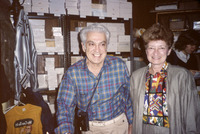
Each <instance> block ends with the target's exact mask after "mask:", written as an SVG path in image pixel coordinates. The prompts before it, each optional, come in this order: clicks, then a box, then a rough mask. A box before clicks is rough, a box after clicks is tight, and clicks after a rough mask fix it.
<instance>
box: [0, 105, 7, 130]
mask: <svg viewBox="0 0 200 134" xmlns="http://www.w3.org/2000/svg"><path fill="white" fill-rule="evenodd" d="M0 124H1V125H0V134H5V133H6V129H7V126H6V119H5V115H4V114H3V109H2V105H1V103H0Z"/></svg>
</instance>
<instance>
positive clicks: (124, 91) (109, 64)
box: [55, 56, 133, 133]
mask: <svg viewBox="0 0 200 134" xmlns="http://www.w3.org/2000/svg"><path fill="white" fill-rule="evenodd" d="M98 79H100V80H99V83H98V85H97V87H96V91H95V93H94V96H93V99H92V101H91V105H90V106H89V109H88V115H89V120H90V121H92V120H98V121H106V120H111V119H113V118H115V117H117V116H119V115H120V114H122V113H125V114H126V116H127V119H128V122H129V124H132V118H133V108H132V102H131V99H130V78H129V74H128V69H127V67H126V65H125V63H124V62H123V61H122V60H121V59H120V58H117V57H112V56H107V57H106V58H105V61H104V65H103V67H102V69H101V71H100V73H99V75H98V76H97V77H96V76H94V75H93V74H92V73H91V72H90V71H89V70H88V67H87V65H86V58H85V59H82V60H80V61H78V62H77V63H75V64H74V65H72V66H71V67H69V69H68V70H67V72H66V73H65V75H64V77H63V80H62V82H61V85H60V88H59V92H58V97H57V106H58V110H57V121H58V127H57V128H56V129H55V132H56V133H66V132H67V133H73V132H74V127H73V119H74V109H75V106H76V104H77V105H78V107H79V108H80V109H81V110H83V111H86V109H87V105H88V103H89V102H88V101H89V100H90V98H91V96H92V93H93V91H94V87H95V86H94V84H95V85H96V84H97V82H98Z"/></svg>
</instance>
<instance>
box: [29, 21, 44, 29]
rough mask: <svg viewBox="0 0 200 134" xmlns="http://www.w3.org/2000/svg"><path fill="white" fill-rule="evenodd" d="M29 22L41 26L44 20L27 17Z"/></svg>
mask: <svg viewBox="0 0 200 134" xmlns="http://www.w3.org/2000/svg"><path fill="white" fill-rule="evenodd" d="M29 22H30V24H31V25H32V26H43V28H44V25H45V20H41V19H29Z"/></svg>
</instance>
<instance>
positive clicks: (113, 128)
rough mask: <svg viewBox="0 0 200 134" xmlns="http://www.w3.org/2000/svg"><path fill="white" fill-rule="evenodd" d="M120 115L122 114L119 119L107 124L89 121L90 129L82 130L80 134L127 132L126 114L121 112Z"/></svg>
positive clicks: (123, 133) (121, 133) (116, 133)
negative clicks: (96, 123)
mask: <svg viewBox="0 0 200 134" xmlns="http://www.w3.org/2000/svg"><path fill="white" fill-rule="evenodd" d="M120 116H122V117H120V119H118V120H117V121H114V122H113V123H112V124H108V125H95V124H94V125H92V124H91V123H90V130H89V131H87V132H82V134H128V121H127V118H126V115H125V114H122V115H120ZM116 118H117V117H116ZM102 122H106V121H102ZM108 122H109V121H108ZM105 124H106V123H105Z"/></svg>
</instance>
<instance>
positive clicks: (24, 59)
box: [14, 9, 38, 100]
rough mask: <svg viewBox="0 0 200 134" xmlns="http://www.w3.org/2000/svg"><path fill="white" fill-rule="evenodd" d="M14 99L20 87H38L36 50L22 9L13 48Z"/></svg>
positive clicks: (16, 97)
mask: <svg viewBox="0 0 200 134" xmlns="http://www.w3.org/2000/svg"><path fill="white" fill-rule="evenodd" d="M14 64H15V70H16V72H15V80H16V94H15V99H16V100H19V99H20V94H21V90H22V87H23V88H24V89H26V87H28V86H30V87H31V88H32V89H36V88H37V87H38V81H37V52H36V48H35V45H34V40H33V33H32V30H31V28H30V25H29V20H28V17H27V15H26V14H25V12H24V10H23V9H21V10H20V14H19V20H18V23H17V25H16V49H15V59H14Z"/></svg>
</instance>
